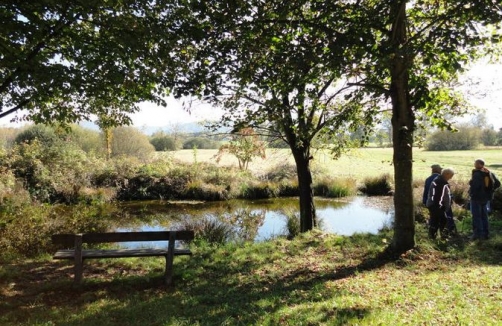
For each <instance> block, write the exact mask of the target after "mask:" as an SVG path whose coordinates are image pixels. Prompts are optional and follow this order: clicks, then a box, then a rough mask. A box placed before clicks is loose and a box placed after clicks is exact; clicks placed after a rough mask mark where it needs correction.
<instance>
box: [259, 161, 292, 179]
mask: <svg viewBox="0 0 502 326" xmlns="http://www.w3.org/2000/svg"><path fill="white" fill-rule="evenodd" d="M264 177H265V179H266V180H270V181H275V182H278V181H282V180H289V179H296V166H294V165H291V164H287V163H286V164H277V165H275V166H273V167H271V168H270V169H269V170H268V171H267V173H266V174H265V176H264Z"/></svg>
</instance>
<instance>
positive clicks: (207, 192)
mask: <svg viewBox="0 0 502 326" xmlns="http://www.w3.org/2000/svg"><path fill="white" fill-rule="evenodd" d="M184 197H185V198H190V199H196V200H208V201H216V200H227V199H229V193H228V191H227V190H226V189H225V188H223V187H221V186H217V185H212V184H206V183H202V182H201V181H197V182H191V183H189V184H188V185H187V187H186V190H185V192H184Z"/></svg>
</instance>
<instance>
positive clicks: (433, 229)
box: [426, 168, 455, 239]
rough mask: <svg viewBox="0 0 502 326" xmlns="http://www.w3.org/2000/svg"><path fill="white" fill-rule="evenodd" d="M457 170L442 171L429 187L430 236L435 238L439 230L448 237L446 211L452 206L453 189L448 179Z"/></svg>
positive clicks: (427, 203) (427, 202)
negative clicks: (451, 189)
mask: <svg viewBox="0 0 502 326" xmlns="http://www.w3.org/2000/svg"><path fill="white" fill-rule="evenodd" d="M454 174H455V172H454V171H453V169H451V168H446V169H443V170H442V171H441V174H440V175H439V176H438V177H436V178H435V179H434V180H433V181H432V183H431V185H430V188H429V193H428V195H427V201H426V206H427V208H429V213H430V220H429V237H430V238H431V239H435V238H436V236H437V233H438V230H439V232H440V233H441V237H446V236H447V235H448V231H447V230H446V218H447V217H446V212H447V211H448V210H449V209H450V208H451V191H450V185H449V184H448V181H449V180H450V179H451V178H453V175H454Z"/></svg>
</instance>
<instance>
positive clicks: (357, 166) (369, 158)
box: [168, 148, 502, 180]
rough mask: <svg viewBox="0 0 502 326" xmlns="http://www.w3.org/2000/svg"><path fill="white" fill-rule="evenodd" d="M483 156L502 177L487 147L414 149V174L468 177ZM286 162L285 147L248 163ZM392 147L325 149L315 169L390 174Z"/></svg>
mask: <svg viewBox="0 0 502 326" xmlns="http://www.w3.org/2000/svg"><path fill="white" fill-rule="evenodd" d="M216 152H217V151H216V150H197V152H196V158H197V161H198V162H214V158H213V157H214V155H215V154H216ZM168 155H172V156H173V157H174V158H176V159H179V160H181V161H184V162H194V152H193V151H192V150H181V151H177V152H174V153H171V154H168ZM480 157H481V158H484V160H485V161H486V163H487V166H488V167H489V168H491V169H493V171H495V172H496V173H497V175H501V176H502V149H501V148H489V149H480V150H475V151H447V152H428V151H424V150H421V149H418V148H417V149H415V150H414V169H413V173H414V177H415V178H416V179H419V180H422V179H424V178H426V177H427V176H428V175H429V174H430V166H431V165H432V164H434V163H438V164H441V165H442V166H443V167H452V168H453V169H454V170H455V171H456V172H457V175H456V177H455V178H459V179H461V180H469V178H470V173H471V170H472V168H473V163H474V160H475V159H477V158H480ZM284 162H289V163H290V164H294V161H293V158H292V156H291V155H290V151H289V150H287V149H280V150H276V149H268V151H267V158H266V159H265V160H262V159H261V158H256V159H255V160H254V161H253V162H251V164H250V169H251V170H253V171H258V172H259V171H263V170H267V169H270V168H272V167H273V166H275V165H278V164H284ZM391 162H392V148H363V149H354V150H352V151H351V152H349V153H346V154H344V155H343V156H342V157H341V158H340V159H338V160H333V159H331V157H330V156H329V154H328V153H327V152H317V153H316V155H315V159H314V161H313V166H314V168H319V169H324V170H327V171H329V172H330V173H331V174H333V175H335V176H340V177H346V176H349V177H356V178H359V177H366V176H378V175H380V174H383V173H388V174H390V175H393V173H394V170H393V166H392V164H391ZM220 164H222V165H234V166H238V164H237V159H236V158H235V157H233V156H231V155H226V156H224V157H223V160H222V161H221V163H220Z"/></svg>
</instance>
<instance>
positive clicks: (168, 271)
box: [164, 255, 173, 286]
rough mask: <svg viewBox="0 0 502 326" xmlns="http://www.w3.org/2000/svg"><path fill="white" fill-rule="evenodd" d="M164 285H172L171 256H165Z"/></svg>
mask: <svg viewBox="0 0 502 326" xmlns="http://www.w3.org/2000/svg"><path fill="white" fill-rule="evenodd" d="M164 277H165V281H166V285H169V286H171V285H173V257H172V256H171V257H170V256H169V255H168V256H166V273H165V275H164Z"/></svg>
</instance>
